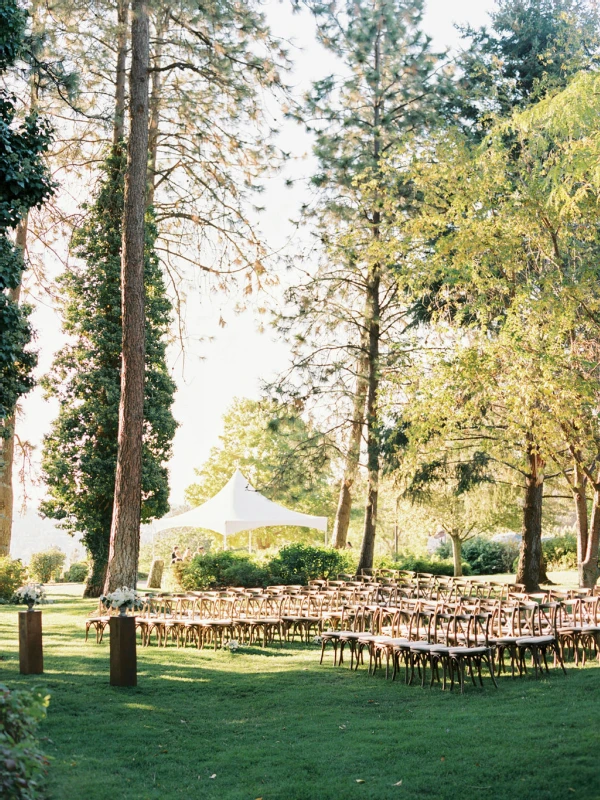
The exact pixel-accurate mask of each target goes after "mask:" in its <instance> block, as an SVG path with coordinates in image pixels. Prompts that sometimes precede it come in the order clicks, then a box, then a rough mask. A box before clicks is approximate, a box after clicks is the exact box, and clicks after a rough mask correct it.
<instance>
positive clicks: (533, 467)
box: [516, 443, 544, 592]
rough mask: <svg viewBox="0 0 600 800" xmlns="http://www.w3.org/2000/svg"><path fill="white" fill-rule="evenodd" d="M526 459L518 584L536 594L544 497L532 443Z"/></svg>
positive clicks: (540, 563) (538, 458)
mask: <svg viewBox="0 0 600 800" xmlns="http://www.w3.org/2000/svg"><path fill="white" fill-rule="evenodd" d="M527 458H528V461H529V472H528V474H527V477H526V478H525V503H524V506H523V528H522V533H523V540H522V542H521V552H520V555H519V567H518V570H517V578H516V581H517V583H522V584H524V586H525V591H527V592H535V591H538V590H539V588H540V570H541V565H542V497H543V493H544V471H543V462H542V459H541V458H540V456H539V454H538V453H537V450H536V449H535V447H534V445H533V443H530V444H529V447H528V453H527Z"/></svg>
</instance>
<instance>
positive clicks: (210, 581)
mask: <svg viewBox="0 0 600 800" xmlns="http://www.w3.org/2000/svg"><path fill="white" fill-rule="evenodd" d="M173 569H174V571H175V573H176V578H177V580H178V582H179V583H180V585H181V586H182V588H183V589H186V590H188V591H192V590H198V589H214V588H216V587H219V586H246V587H248V588H253V587H258V586H266V585H267V583H268V580H269V576H268V572H267V570H266V569H265V568H264V567H261V566H259V565H258V564H256V563H255V562H254V561H252V560H251V558H250V556H247V555H242V554H238V553H232V552H231V551H230V550H224V551H222V552H220V553H209V554H207V555H204V556H195V557H194V558H193V559H192V560H191V561H189V562H177V563H175V564H174V565H173Z"/></svg>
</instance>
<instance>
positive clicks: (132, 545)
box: [105, 0, 149, 591]
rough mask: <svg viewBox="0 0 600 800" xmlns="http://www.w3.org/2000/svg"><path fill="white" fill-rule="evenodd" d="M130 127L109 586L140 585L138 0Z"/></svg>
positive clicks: (141, 39) (142, 13) (141, 95)
mask: <svg viewBox="0 0 600 800" xmlns="http://www.w3.org/2000/svg"><path fill="white" fill-rule="evenodd" d="M131 50H132V57H131V73H130V82H129V85H130V103H129V115H130V133H129V143H128V148H127V173H126V176H125V203H124V213H123V245H122V253H121V291H122V321H123V358H122V367H121V399H120V403H119V434H118V451H117V470H116V478H115V499H114V507H113V518H112V526H111V532H110V550H109V557H108V570H107V575H106V583H105V591H113V590H114V589H116V588H118V587H119V586H129V587H132V588H133V587H135V585H136V582H137V565H138V555H139V537H140V515H141V499H142V496H141V494H142V437H143V426H144V349H145V341H144V340H145V313H144V295H145V292H144V233H145V226H144V216H145V211H146V188H147V172H148V66H149V22H148V8H147V5H146V2H145V0H133V4H132V24H131Z"/></svg>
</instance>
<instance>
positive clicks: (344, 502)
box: [333, 343, 368, 550]
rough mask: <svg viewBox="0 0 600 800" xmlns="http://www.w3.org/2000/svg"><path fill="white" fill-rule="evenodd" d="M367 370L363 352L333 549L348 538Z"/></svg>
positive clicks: (361, 430)
mask: <svg viewBox="0 0 600 800" xmlns="http://www.w3.org/2000/svg"><path fill="white" fill-rule="evenodd" d="M365 344H366V343H365ZM361 349H364V346H362V345H361ZM367 369H368V360H367V357H366V355H365V354H364V353H361V355H360V356H359V358H358V359H357V364H356V389H355V394H354V404H353V412H352V427H351V428H350V433H349V435H348V450H347V453H346V463H345V465H344V476H343V478H342V483H341V486H340V496H339V500H338V507H337V511H336V515H335V523H334V525H333V540H334V547H336V548H337V549H338V550H339V549H342V548H344V547H346V542H347V539H348V527H349V525H350V513H351V511H352V487H353V486H354V482H355V480H356V476H357V474H358V465H359V461H360V445H361V441H362V435H363V430H364V426H365V403H366V400H367V378H366V373H367Z"/></svg>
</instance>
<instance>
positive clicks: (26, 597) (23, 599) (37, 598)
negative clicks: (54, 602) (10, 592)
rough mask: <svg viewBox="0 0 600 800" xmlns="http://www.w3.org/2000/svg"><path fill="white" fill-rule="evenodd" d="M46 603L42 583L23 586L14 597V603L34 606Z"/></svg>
mask: <svg viewBox="0 0 600 800" xmlns="http://www.w3.org/2000/svg"><path fill="white" fill-rule="evenodd" d="M45 601H46V592H45V591H44V587H43V585H42V584H41V583H27V584H25V586H21V587H20V588H19V589H17V591H16V592H15V594H14V596H13V603H17V604H23V605H27V606H29V608H33V606H36V605H38V604H39V603H44V602H45Z"/></svg>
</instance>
